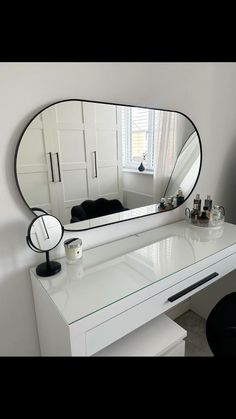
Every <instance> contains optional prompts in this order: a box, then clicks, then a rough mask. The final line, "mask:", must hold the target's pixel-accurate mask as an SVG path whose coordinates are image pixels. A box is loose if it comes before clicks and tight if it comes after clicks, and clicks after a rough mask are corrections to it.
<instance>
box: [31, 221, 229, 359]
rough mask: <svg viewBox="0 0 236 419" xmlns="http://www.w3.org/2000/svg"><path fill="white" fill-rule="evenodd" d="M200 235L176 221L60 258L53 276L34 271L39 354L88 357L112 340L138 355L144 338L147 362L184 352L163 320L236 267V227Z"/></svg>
mask: <svg viewBox="0 0 236 419" xmlns="http://www.w3.org/2000/svg"><path fill="white" fill-rule="evenodd" d="M204 230H205V229H204V228H203V229H202V228H198V227H196V228H195V229H194V228H192V227H190V226H189V225H188V224H187V223H186V222H185V221H179V222H176V223H172V224H169V225H166V226H162V227H159V228H156V229H153V230H150V231H147V232H144V233H141V234H139V235H135V236H133V237H129V238H125V239H121V240H117V241H115V242H112V243H108V244H105V245H102V246H98V247H96V248H92V249H89V250H84V251H83V258H82V259H81V260H80V263H78V264H75V265H68V264H67V263H66V261H65V259H64V258H62V259H59V261H60V263H61V265H62V269H61V272H59V273H58V274H56V275H54V276H52V277H47V278H42V277H39V276H37V274H36V269H35V268H32V269H31V270H30V274H31V279H32V286H33V294H34V301H35V311H36V318H37V326H38V334H39V340H40V348H41V354H42V355H46V356H92V355H94V354H96V353H98V352H99V351H101V350H104V351H106V349H105V348H107V347H108V346H109V345H112V344H114V343H115V342H117V343H116V344H117V345H118V346H116V347H115V346H114V347H113V348H118V347H119V348H123V344H124V343H122V342H126V344H125V345H124V346H125V347H127V348H129V351H130V353H135V351H133V350H131V349H130V348H133V347H134V346H133V345H134V343H133V342H136V341H137V342H139V344H137V347H138V348H141V347H142V342H143V344H144V341H145V339H146V341H147V343H148V344H147V347H145V346H143V347H142V348H143V353H150V356H154V355H158V354H159V355H160V354H164V353H165V354H166V355H167V354H168V351H169V355H176V354H181V353H182V354H183V350H184V343H183V339H184V333H186V332H185V331H183V330H181V328H179V326H177V325H176V324H175V323H174V322H173V321H172V320H170V319H169V318H168V317H166V316H164V317H163V316H161V317H160V315H163V314H164V313H165V312H167V311H168V310H169V309H171V308H172V307H174V306H175V305H177V304H179V303H181V302H182V301H184V300H185V299H187V298H189V297H191V296H192V295H194V294H195V293H196V292H198V291H201V290H202V289H203V288H205V287H207V286H209V285H210V284H212V283H213V282H215V281H217V280H218V279H219V278H222V277H223V276H224V275H226V274H227V273H229V272H231V271H233V270H235V269H236V226H235V225H233V224H228V223H225V224H224V228H223V229H222V230H221V231H217V232H216V233H217V234H215V235H214V234H213V233H214V232H211V231H210V235H209V236H207V235H206V233H207V234H208V232H206V231H204ZM151 321H153V323H152V322H151ZM165 325H166V326H165ZM142 326H143V328H142ZM134 331H136V332H134ZM132 332H134V334H133V335H132V334H131V333H132ZM179 332H180V333H179ZM128 335H129V338H128V337H127V340H126V338H125V336H128ZM130 336H133V337H132V339H131V340H130ZM145 336H146V338H145ZM122 338H124V339H125V340H120V339H122ZM119 340H120V341H119ZM118 341H119V343H118ZM157 342H159V344H160V345H157ZM161 342H162V343H161ZM120 345H121V346H120ZM177 345H178V346H177ZM107 350H108V349H107ZM117 350H118V349H117ZM140 350H141V349H140Z"/></svg>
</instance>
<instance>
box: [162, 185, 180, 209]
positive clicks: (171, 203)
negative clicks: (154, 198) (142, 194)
mask: <svg viewBox="0 0 236 419" xmlns="http://www.w3.org/2000/svg"><path fill="white" fill-rule="evenodd" d="M183 202H184V195H183V192H182V190H181V189H178V191H177V192H176V194H175V195H173V196H168V197H166V198H161V200H160V203H159V204H158V209H159V211H166V210H170V209H174V208H176V207H178V206H179V205H181V204H182V203H183Z"/></svg>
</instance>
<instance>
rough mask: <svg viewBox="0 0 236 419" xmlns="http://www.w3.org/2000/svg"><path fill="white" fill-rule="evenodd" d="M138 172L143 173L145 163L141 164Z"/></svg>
mask: <svg viewBox="0 0 236 419" xmlns="http://www.w3.org/2000/svg"><path fill="white" fill-rule="evenodd" d="M138 170H139V171H140V172H143V171H144V170H145V167H144V165H143V162H141V163H140V165H139V167H138Z"/></svg>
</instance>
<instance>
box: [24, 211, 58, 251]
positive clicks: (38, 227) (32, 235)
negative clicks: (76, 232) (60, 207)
mask: <svg viewBox="0 0 236 419" xmlns="http://www.w3.org/2000/svg"><path fill="white" fill-rule="evenodd" d="M62 236H63V227H62V225H61V223H60V221H59V220H57V218H55V217H53V216H51V215H41V216H39V217H37V218H36V219H35V220H33V222H32V224H31V225H30V228H29V232H28V236H27V237H28V241H29V243H30V245H31V246H32V247H33V248H34V249H36V250H39V251H42V252H46V251H49V250H51V249H53V248H54V247H56V246H57V245H58V243H60V241H61V238H62Z"/></svg>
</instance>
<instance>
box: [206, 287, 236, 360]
mask: <svg viewBox="0 0 236 419" xmlns="http://www.w3.org/2000/svg"><path fill="white" fill-rule="evenodd" d="M206 337H207V340H208V344H209V346H210V348H211V350H212V352H213V354H214V356H221V357H224V356H236V292H232V293H230V294H228V295H226V296H225V297H223V298H222V299H221V300H220V301H219V302H218V303H217V304H216V305H215V307H214V308H213V309H212V310H211V312H210V314H209V316H208V319H207V321H206Z"/></svg>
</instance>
